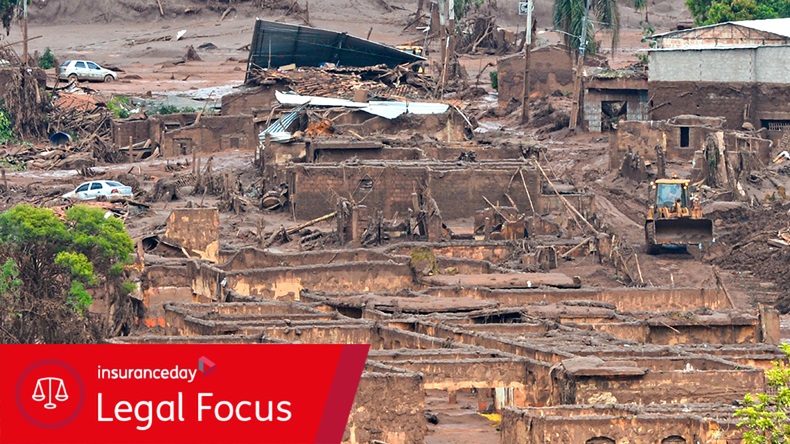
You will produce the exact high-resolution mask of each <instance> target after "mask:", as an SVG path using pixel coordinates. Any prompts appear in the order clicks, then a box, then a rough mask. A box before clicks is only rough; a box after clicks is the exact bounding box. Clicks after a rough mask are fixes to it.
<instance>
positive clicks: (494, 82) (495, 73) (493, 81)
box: [488, 71, 499, 89]
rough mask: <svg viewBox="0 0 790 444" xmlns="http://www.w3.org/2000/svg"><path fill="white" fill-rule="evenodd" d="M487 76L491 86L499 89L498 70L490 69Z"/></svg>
mask: <svg viewBox="0 0 790 444" xmlns="http://www.w3.org/2000/svg"><path fill="white" fill-rule="evenodd" d="M488 77H489V78H490V79H491V88H494V89H499V72H498V71H491V72H489V73H488Z"/></svg>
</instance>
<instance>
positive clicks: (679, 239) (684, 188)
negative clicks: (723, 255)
mask: <svg viewBox="0 0 790 444" xmlns="http://www.w3.org/2000/svg"><path fill="white" fill-rule="evenodd" d="M689 183H690V181H689V180H688V179H678V178H677V177H675V176H674V175H673V176H672V178H670V179H657V180H656V181H655V182H652V183H651V184H650V202H651V203H650V205H649V207H648V209H647V217H646V218H645V243H646V245H647V252H648V253H649V254H658V253H660V252H661V247H662V246H664V245H682V246H688V245H702V244H705V243H708V242H711V241H713V221H711V220H710V219H705V218H704V217H702V206H701V205H700V201H699V199H698V198H696V197H692V196H691V193H690V190H689Z"/></svg>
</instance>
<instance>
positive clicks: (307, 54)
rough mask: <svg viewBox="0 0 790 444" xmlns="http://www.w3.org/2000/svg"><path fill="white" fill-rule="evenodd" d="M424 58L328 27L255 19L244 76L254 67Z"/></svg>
mask: <svg viewBox="0 0 790 444" xmlns="http://www.w3.org/2000/svg"><path fill="white" fill-rule="evenodd" d="M423 60H425V58H424V57H422V56H418V55H416V54H411V53H408V52H405V51H401V50H399V49H397V48H393V47H391V46H387V45H382V44H381V43H376V42H371V41H369V40H364V39H361V38H359V37H354V36H351V35H348V33H345V32H335V31H328V30H325V29H318V28H310V27H305V26H299V25H291V24H287V23H277V22H272V21H268V20H261V19H258V20H256V21H255V30H254V31H253V37H252V44H251V45H250V59H249V64H248V67H247V80H249V79H250V71H251V70H252V68H253V67H260V68H278V67H281V66H285V65H290V64H295V65H296V66H319V65H321V64H323V63H333V64H335V65H337V66H357V67H362V66H374V65H379V64H385V65H387V66H388V67H390V68H393V67H395V66H397V65H401V64H404V63H414V62H419V61H423Z"/></svg>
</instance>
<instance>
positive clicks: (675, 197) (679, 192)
mask: <svg viewBox="0 0 790 444" xmlns="http://www.w3.org/2000/svg"><path fill="white" fill-rule="evenodd" d="M688 201H689V199H688V183H682V182H681V183H675V182H670V183H661V182H659V183H656V200H655V205H656V206H657V207H672V206H674V205H675V204H676V203H677V202H680V206H681V207H683V208H688V206H689V204H688Z"/></svg>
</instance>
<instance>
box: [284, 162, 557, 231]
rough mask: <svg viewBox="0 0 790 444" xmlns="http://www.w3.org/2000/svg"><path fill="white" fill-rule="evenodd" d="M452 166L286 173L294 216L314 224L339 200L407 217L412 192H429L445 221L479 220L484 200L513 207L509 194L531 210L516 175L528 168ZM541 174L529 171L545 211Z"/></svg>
mask: <svg viewBox="0 0 790 444" xmlns="http://www.w3.org/2000/svg"><path fill="white" fill-rule="evenodd" d="M452 165H453V164H431V165H426V166H416V165H415V166H395V165H387V164H376V165H360V166H337V165H296V166H291V167H288V169H287V171H288V177H289V183H290V186H291V190H292V202H293V204H294V206H295V207H294V210H295V211H294V213H295V215H296V217H297V218H299V219H313V218H316V217H320V216H323V215H324V214H328V213H331V212H332V211H335V204H336V200H337V197H343V198H346V199H349V198H350V197H351V198H353V199H354V200H355V201H356V202H357V203H360V202H361V203H362V204H364V205H366V206H368V207H369V208H371V209H373V210H378V211H382V212H383V213H384V217H385V218H392V217H393V216H394V215H395V213H396V212H397V213H398V214H399V215H400V217H404V216H405V215H406V214H408V210H409V208H412V207H413V205H412V197H411V195H412V193H415V192H416V193H420V192H421V191H422V190H424V189H425V188H426V187H427V188H429V189H430V194H431V196H432V197H433V198H434V200H436V203H437V204H438V206H439V210H440V211H441V212H442V217H443V218H445V219H456V218H463V217H471V216H474V213H475V211H477V210H481V209H483V208H486V207H487V206H488V204H487V203H486V202H485V200H484V199H483V196H485V197H486V198H487V199H488V200H489V201H491V202H492V203H494V204H496V203H497V202H499V203H500V204H502V205H509V202H508V201H507V198H506V197H505V193H507V194H509V195H510V197H511V198H512V199H513V200H514V201H515V202H516V204H517V205H518V207H519V209H521V210H522V211H525V210H527V209H528V208H529V202H528V199H527V195H526V193H525V191H524V185H523V184H522V183H521V178H520V176H519V175H518V174H515V173H517V171H518V168H519V167H521V166H523V164H521V163H513V165H512V166H511V165H502V164H500V165H497V166H486V165H485V164H480V163H476V164H469V165H468V166H463V165H462V166H458V167H453V166H452ZM514 174H515V178H514V179H513V180H512V181H511V177H513V176H514ZM537 174H538V173H537V172H536V171H534V170H525V171H524V177H525V180H526V182H527V185H528V187H529V188H530V194H531V197H532V199H533V204H534V205H535V206H536V210H537V211H540V200H541V198H540V197H539V196H540V193H539V191H538V190H539V189H540V187H539V178H538V177H537ZM371 181H372V183H371ZM508 184H509V185H508ZM363 199H364V200H363Z"/></svg>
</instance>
